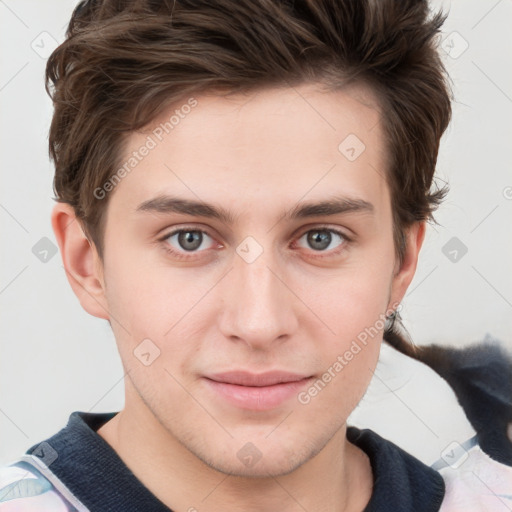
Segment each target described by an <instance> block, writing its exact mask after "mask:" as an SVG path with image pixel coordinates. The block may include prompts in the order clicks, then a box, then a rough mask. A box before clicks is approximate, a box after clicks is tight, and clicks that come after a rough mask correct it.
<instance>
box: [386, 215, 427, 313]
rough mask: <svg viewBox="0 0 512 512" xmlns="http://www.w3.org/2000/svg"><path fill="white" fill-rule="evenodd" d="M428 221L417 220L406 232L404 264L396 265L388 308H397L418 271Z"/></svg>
mask: <svg viewBox="0 0 512 512" xmlns="http://www.w3.org/2000/svg"><path fill="white" fill-rule="evenodd" d="M425 229H426V223H425V222H424V221H422V222H415V223H414V224H412V225H411V226H410V227H409V228H407V231H406V233H405V241H406V249H405V253H404V258H403V262H402V265H401V266H399V265H398V263H397V265H396V267H395V271H394V276H393V281H392V284H391V294H390V301H389V304H388V309H395V308H394V307H393V306H396V305H397V304H399V303H400V302H401V301H402V299H403V298H404V295H405V292H406V291H407V288H408V287H409V285H410V284H411V281H412V279H413V277H414V274H415V273H416V266H417V264H418V256H419V253H420V249H421V246H422V245H423V240H424V239H425Z"/></svg>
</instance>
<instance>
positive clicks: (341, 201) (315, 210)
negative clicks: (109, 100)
mask: <svg viewBox="0 0 512 512" xmlns="http://www.w3.org/2000/svg"><path fill="white" fill-rule="evenodd" d="M135 211H137V212H148V213H164V214H168V213H181V214H185V215H191V216H194V217H209V218H213V219H218V220H219V221H221V222H223V223H225V224H234V223H235V222H236V219H237V217H236V216H235V215H233V213H232V212H230V211H228V210H226V209H225V208H223V207H222V206H215V205H213V204H210V203H207V202H202V201H193V200H190V199H183V198H179V197H174V196H167V195H159V196H156V197H154V198H152V199H148V200H147V201H144V202H143V203H141V204H140V205H139V206H138V207H137V208H136V210H135ZM374 211H375V208H374V206H373V204H372V203H369V202H368V201H366V200H364V199H359V198H351V197H344V196H335V197H332V198H329V199H327V200H325V201H319V202H308V203H299V204H297V205H296V206H295V207H294V208H293V209H292V210H290V211H287V212H284V213H283V215H282V217H283V218H285V219H286V220H294V219H304V218H308V217H318V216H329V215H339V214H342V213H369V214H373V213H374Z"/></svg>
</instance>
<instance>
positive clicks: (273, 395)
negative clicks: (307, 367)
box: [204, 377, 313, 411]
mask: <svg viewBox="0 0 512 512" xmlns="http://www.w3.org/2000/svg"><path fill="white" fill-rule="evenodd" d="M312 378H313V377H309V378H306V379H302V380H298V381H295V382H282V383H280V384H274V385H273V386H260V387H256V386H239V385H237V384H227V383H226V382H217V381H215V380H211V379H208V378H205V379H204V380H205V382H206V383H207V385H208V386H209V387H210V389H212V390H213V391H215V393H217V394H218V395H220V396H221V397H223V398H224V399H226V400H227V401H228V402H230V403H231V404H233V405H235V406H236V407H239V408H241V409H248V410H252V411H266V410H269V409H274V408H276V407H279V406H280V405H281V404H283V402H285V401H287V400H289V399H290V398H292V397H294V396H297V394H298V393H299V391H300V390H301V389H302V388H303V387H304V386H306V384H308V383H309V382H310V381H311V379H312Z"/></svg>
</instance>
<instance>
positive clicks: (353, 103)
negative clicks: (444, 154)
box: [0, 0, 477, 512]
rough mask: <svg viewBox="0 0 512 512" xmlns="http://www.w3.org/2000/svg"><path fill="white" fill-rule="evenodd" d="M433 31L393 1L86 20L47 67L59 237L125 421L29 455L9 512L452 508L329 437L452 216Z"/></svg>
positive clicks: (357, 435) (373, 447)
mask: <svg viewBox="0 0 512 512" xmlns="http://www.w3.org/2000/svg"><path fill="white" fill-rule="evenodd" d="M441 22H442V18H441V16H434V17H431V18H429V17H428V8H427V5H426V3H424V2H398V1H391V0H386V1H380V2H373V1H368V2H357V3H356V2H350V1H327V0H326V1H323V2H318V1H303V2H285V1H282V2H280V1H273V2H271V1H268V0H261V1H250V2H249V1H247V2H240V1H236V2H235V1H227V0H224V1H216V2H211V1H209V2H193V3H192V2H190V3H189V2H185V1H183V2H159V3H155V2H149V1H140V2H115V1H110V0H106V1H103V2H100V1H96V2H95V1H93V2H81V3H80V4H79V5H78V7H77V8H76V10H75V12H74V14H73V17H72V20H71V23H70V26H69V30H68V34H67V40H66V42H65V43H64V44H63V45H61V46H60V47H59V48H58V49H57V50H56V51H55V52H54V54H53V55H52V56H51V57H50V59H49V61H48V67H47V78H48V80H49V81H50V82H52V83H53V86H54V90H53V99H54V103H55V113H54V118H53V122H52V127H51V131H50V150H51V155H52V157H53V159H54V161H55V163H56V175H55V182H54V185H55V191H56V194H57V199H58V203H57V204H56V205H55V208H54V210H53V213H52V225H53V229H54V232H55V236H56V238H57V241H58V244H59V247H60V250H61V254H62V259H63V263H64V267H65V270H66V274H67V277H68V280H69V282H70V285H71V286H72V288H73V291H74V292H75V294H76V295H77V297H78V299H79V301H80V303H81V305H82V307H83V308H84V309H85V310H86V311H87V312H88V313H89V314H91V315H94V316H96V317H98V318H102V319H105V320H107V321H108V322H109V323H110V325H111V327H112V330H113V332H114V335H115V338H116V342H117V346H118V349H119V353H120V357H121V360H122V362H123V366H124V369H125V371H126V375H125V397H126V400H125V407H124V408H123V410H122V411H120V412H118V413H111V414H91V413H82V412H75V413H73V414H72V415H71V417H70V422H69V424H68V425H67V427H65V428H64V429H62V430H61V431H60V432H59V433H57V434H56V435H55V436H52V437H51V438H50V439H48V440H46V441H44V442H42V443H39V444H38V445H37V446H34V447H32V448H31V449H30V450H29V451H28V452H27V453H28V455H27V456H25V457H24V458H23V460H21V461H20V462H19V463H18V464H16V465H13V466H11V467H12V469H11V471H12V472H11V473H9V474H8V475H7V476H5V477H4V480H3V489H2V491H3V494H2V495H1V497H0V511H1V512H5V511H10V510H15V507H17V506H22V507H23V510H38V511H40V510H91V511H96V510H109V511H117V510H123V511H131V510H133V511H135V510H148V511H157V510H173V511H175V512H181V511H189V512H192V511H196V510H197V511H203V510H205V511H209V512H217V511H221V510H222V511H232V510H233V511H234V510H244V511H271V510H283V511H297V510H308V511H333V512H334V511H336V512H342V511H343V512H356V511H358V512H360V511H363V510H365V511H369V510H379V511H381V510H382V511H385V510H393V511H402V510H403V511H405V510H407V511H410V510H417V511H437V510H454V508H453V506H452V505H453V503H455V501H454V499H455V498H454V496H455V495H456V494H457V493H458V492H460V491H459V490H458V488H457V486H455V487H454V488H452V487H450V489H451V491H450V494H448V493H447V492H446V491H447V486H446V485H445V481H444V480H443V477H442V476H441V475H440V474H439V473H438V472H437V471H435V470H434V469H432V468H429V467H428V466H426V465H424V464H423V463H421V462H420V461H419V460H417V459H415V458H414V457H413V456H411V455H409V454H407V453H406V452H404V451H403V450H401V449H400V448H398V447H397V446H395V445H394V444H392V443H390V442H389V441H386V440H385V439H383V438H381V437H380V436H378V435H377V434H375V433H374V432H372V431H370V430H358V429H356V428H354V427H347V423H346V421H347V418H348V416H349V415H350V413H351V412H352V411H353V410H354V408H355V407H356V405H357V404H358V402H359V401H360V400H361V398H362V396H363V395H364V393H365V391H366V389H367V387H368V385H369V383H370V380H371V377H372V375H373V371H374V369H375V366H376V364H377V360H378V357H379V350H380V344H381V341H382V339H383V335H384V333H385V331H386V330H388V331H389V332H391V328H392V324H393V319H394V318H395V317H396V312H397V311H398V308H399V304H400V301H401V300H402V298H403V296H404V294H405V292H406V290H407V287H408V285H409V284H410V282H411V280H412V278H413V276H414V272H415V269H416V264H417V260H418V254H419V251H420V248H421V246H422V243H423V239H424V234H425V223H426V221H427V220H428V219H429V218H430V217H431V214H432V212H433V211H434V209H435V206H436V205H437V204H438V203H439V201H440V200H441V199H442V197H443V195H444V193H445V191H444V190H440V191H439V190H438V191H434V192H431V190H430V188H431V183H432V178H433V174H434V170H435V162H436V157H437V150H438V146H439V139H440V137H441V135H442V133H443V131H444V129H445V128H446V126H447V124H448V121H449V118H450V103H449V94H448V90H447V88H446V84H445V77H444V70H443V67H442V65H441V63H440V60H439V58H438V56H437V54H436V51H435V37H436V34H437V32H438V30H439V27H440V25H441ZM365 330H368V331H369V332H371V333H372V334H371V335H369V336H368V337H367V338H366V339H365V340H364V342H360V343H355V340H358V339H360V333H362V332H363V331H365ZM475 510H477V509H475Z"/></svg>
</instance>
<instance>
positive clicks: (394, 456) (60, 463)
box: [27, 411, 445, 512]
mask: <svg viewBox="0 0 512 512" xmlns="http://www.w3.org/2000/svg"><path fill="white" fill-rule="evenodd" d="M116 414H117V413H116V412H111V413H87V412H81V411H75V412H73V413H72V414H71V415H70V417H69V420H68V424H67V426H66V427H64V428H62V429H61V430H60V431H59V432H57V433H56V434H55V435H53V436H52V437H50V438H48V439H47V440H46V442H47V443H48V444H49V445H50V446H51V447H52V448H53V449H54V450H55V451H56V452H57V454H58V457H57V458H56V459H55V460H54V461H53V462H52V463H51V465H50V469H51V470H52V471H53V473H54V474H55V475H56V476H57V477H58V478H59V479H60V480H61V481H62V482H63V483H64V484H65V485H66V486H67V487H68V488H69V489H70V490H71V492H72V493H73V494H74V495H75V496H76V497H77V498H78V499H79V500H80V501H81V502H82V503H83V504H84V505H85V506H86V507H88V508H89V509H90V510H91V512H102V511H108V512H118V511H119V512H137V511H141V510H144V511H145V512H172V511H171V510H170V509H169V508H168V507H167V506H166V505H164V504H163V503H162V502H161V501H160V500H159V499H158V498H157V497H156V496H155V495H153V494H152V493H151V492H150V491H149V489H147V488H146V487H145V486H144V485H143V484H142V483H141V482H140V481H139V480H138V479H137V477H136V476H135V475H134V474H133V473H132V472H131V470H130V469H129V468H128V467H127V466H126V464H125V463H124V462H123V461H122V460H121V458H120V457H119V456H118V455H117V453H116V452H115V451H114V450H113V449H112V447H111V446H110V445H109V444H108V443H107V442H106V441H105V440H104V439H103V438H102V437H101V436H100V435H98V434H97V433H96V431H97V430H98V429H99V428H100V427H101V426H102V425H103V424H105V423H106V422H107V421H109V420H110V419H112V418H113V417H114V416H115V415H116ZM347 439H348V440H349V441H350V442H351V443H353V444H355V445H356V446H358V447H359V448H361V449H362V450H363V451H364V452H366V454H367V455H368V457H369V459H370V463H371V466H372V471H373V478H374V486H373V493H372V497H371V499H370V502H369V503H368V505H367V507H366V508H365V509H364V511H363V512H411V511H414V512H438V510H439V508H440V507H441V502H442V500H443V497H444V493H445V485H444V481H443V479H442V477H441V475H440V474H439V473H438V472H437V471H434V470H433V469H431V468H429V467H428V466H426V465H425V464H423V463H422V462H421V461H419V460H418V459H416V458H414V457H413V456H412V455H409V454H408V453H406V452H405V451H404V450H402V449H401V448H399V447H398V446H396V445H395V444H393V443H391V442H390V441H387V440H386V439H383V438H382V437H380V436H379V435H378V434H376V433H375V432H373V431H372V430H369V429H363V430H360V429H358V428H356V427H348V428H347ZM39 444H40V443H38V444H36V445H34V446H32V447H31V448H29V449H28V450H27V453H28V454H31V453H32V452H33V451H34V450H35V449H36V448H37V447H38V446H39ZM34 455H35V454H34Z"/></svg>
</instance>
